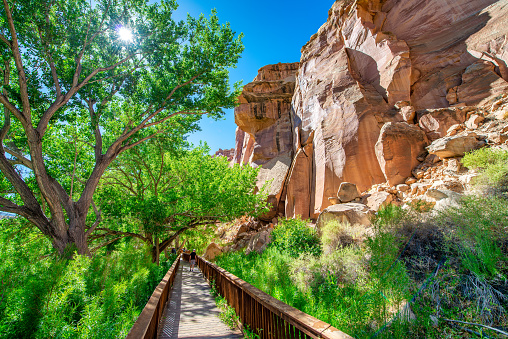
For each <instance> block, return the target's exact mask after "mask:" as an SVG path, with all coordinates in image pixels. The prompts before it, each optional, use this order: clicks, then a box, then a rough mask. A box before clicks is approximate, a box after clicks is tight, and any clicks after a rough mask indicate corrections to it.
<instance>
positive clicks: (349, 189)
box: [337, 182, 360, 203]
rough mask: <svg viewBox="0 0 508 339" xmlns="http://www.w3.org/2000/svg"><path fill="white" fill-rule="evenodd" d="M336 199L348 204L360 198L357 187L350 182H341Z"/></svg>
mask: <svg viewBox="0 0 508 339" xmlns="http://www.w3.org/2000/svg"><path fill="white" fill-rule="evenodd" d="M337 197H338V198H339V200H340V202H343V203H344V202H350V201H353V200H355V199H357V198H360V192H358V187H356V185H355V184H352V183H350V182H343V183H341V184H340V186H339V191H338V192H337Z"/></svg>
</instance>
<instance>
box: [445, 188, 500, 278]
mask: <svg viewBox="0 0 508 339" xmlns="http://www.w3.org/2000/svg"><path fill="white" fill-rule="evenodd" d="M438 221H439V223H440V224H441V225H442V226H443V227H446V228H447V229H448V238H449V241H448V243H449V246H448V251H449V252H450V254H451V255H458V256H459V257H460V258H461V262H462V265H463V266H464V268H466V269H468V270H469V271H471V272H472V273H474V274H475V275H477V276H480V277H485V278H493V277H496V276H497V275H499V274H503V275H504V278H506V275H505V274H506V273H503V272H506V270H507V269H508V266H507V264H508V258H507V256H506V255H507V253H506V252H507V249H506V243H507V241H508V234H507V233H506V229H507V227H508V204H507V203H506V200H504V199H501V198H495V197H485V198H480V197H475V196H470V197H465V198H463V199H462V201H461V204H460V208H450V209H448V210H447V211H445V212H444V213H442V214H441V215H440V218H439V219H438ZM503 247H504V250H503Z"/></svg>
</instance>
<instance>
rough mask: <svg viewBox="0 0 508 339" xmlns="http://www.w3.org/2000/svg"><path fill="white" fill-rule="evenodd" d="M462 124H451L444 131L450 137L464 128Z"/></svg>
mask: <svg viewBox="0 0 508 339" xmlns="http://www.w3.org/2000/svg"><path fill="white" fill-rule="evenodd" d="M464 129H465V128H464V126H463V125H462V124H455V125H452V126H451V127H450V128H448V130H447V131H446V136H447V137H451V136H454V135H456V134H457V133H460V132H462V131H463V130H464Z"/></svg>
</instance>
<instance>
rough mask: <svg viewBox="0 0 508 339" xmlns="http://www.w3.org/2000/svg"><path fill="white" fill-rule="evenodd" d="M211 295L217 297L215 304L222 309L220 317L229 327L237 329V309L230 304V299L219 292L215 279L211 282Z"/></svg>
mask: <svg viewBox="0 0 508 339" xmlns="http://www.w3.org/2000/svg"><path fill="white" fill-rule="evenodd" d="M210 286H211V290H210V293H211V295H212V296H213V297H214V298H215V304H216V305H217V307H218V308H219V310H220V314H219V318H220V320H222V322H223V323H224V324H226V325H227V326H228V327H229V328H231V329H235V328H236V327H237V326H238V322H239V319H240V318H239V317H238V316H237V315H236V312H235V309H234V308H233V307H232V306H230V305H229V303H228V301H227V300H226V299H225V298H224V297H223V296H222V295H220V294H219V292H218V291H217V288H216V286H215V281H213V280H212V281H211V282H210Z"/></svg>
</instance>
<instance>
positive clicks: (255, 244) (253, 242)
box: [245, 228, 272, 254]
mask: <svg viewBox="0 0 508 339" xmlns="http://www.w3.org/2000/svg"><path fill="white" fill-rule="evenodd" d="M271 233H272V228H270V229H268V230H265V231H261V232H259V233H256V234H255V235H254V236H252V238H250V241H249V244H248V245H247V248H246V249H245V254H249V253H250V252H252V251H256V252H258V253H262V252H263V251H264V250H265V249H266V246H267V245H268V244H269V243H270V242H271V238H270V234H271Z"/></svg>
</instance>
